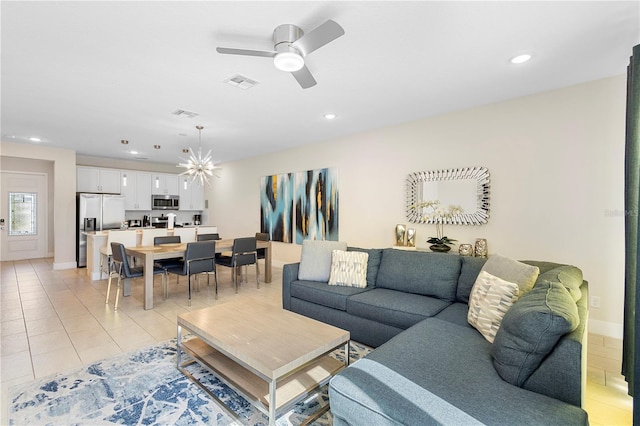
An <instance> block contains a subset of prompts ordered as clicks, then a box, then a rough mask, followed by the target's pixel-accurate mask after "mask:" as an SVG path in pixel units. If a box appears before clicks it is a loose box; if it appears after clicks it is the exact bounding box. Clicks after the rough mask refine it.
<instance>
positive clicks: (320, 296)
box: [290, 280, 368, 311]
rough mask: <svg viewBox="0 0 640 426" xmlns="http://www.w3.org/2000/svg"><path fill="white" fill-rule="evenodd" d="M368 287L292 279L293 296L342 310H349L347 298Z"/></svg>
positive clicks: (291, 290)
mask: <svg viewBox="0 0 640 426" xmlns="http://www.w3.org/2000/svg"><path fill="white" fill-rule="evenodd" d="M367 290H368V289H366V288H358V287H341V286H330V285H327V283H323V282H318V281H300V280H298V281H292V282H291V289H290V292H291V297H293V298H296V299H301V300H306V301H307V302H311V303H317V304H318V305H322V306H327V307H329V308H333V309H339V310H341V311H346V310H347V298H348V297H349V296H352V295H354V294H358V293H361V292H363V291H367Z"/></svg>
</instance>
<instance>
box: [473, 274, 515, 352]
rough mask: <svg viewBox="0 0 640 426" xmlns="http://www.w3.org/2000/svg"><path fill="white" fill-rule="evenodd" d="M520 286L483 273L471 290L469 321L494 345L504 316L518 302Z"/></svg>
mask: <svg viewBox="0 0 640 426" xmlns="http://www.w3.org/2000/svg"><path fill="white" fill-rule="evenodd" d="M519 291H520V290H519V287H518V284H516V283H512V282H509V281H505V280H503V279H501V278H498V277H496V276H493V275H491V274H490V273H488V272H487V271H481V272H480V274H479V275H478V279H477V280H476V283H475V284H474V286H473V289H472V290H471V298H470V299H469V313H468V315H467V320H468V321H469V324H471V325H472V326H473V327H475V328H476V330H478V331H479V332H480V334H482V335H483V336H484V338H485V339H487V340H488V341H489V342H491V343H493V339H494V338H495V337H496V333H497V332H498V329H499V328H500V323H501V322H502V318H503V317H504V314H506V313H507V311H508V310H509V308H510V307H511V305H513V303H514V302H515V301H516V300H518V295H519Z"/></svg>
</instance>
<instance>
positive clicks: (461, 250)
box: [458, 244, 473, 256]
mask: <svg viewBox="0 0 640 426" xmlns="http://www.w3.org/2000/svg"><path fill="white" fill-rule="evenodd" d="M458 254H459V255H460V256H473V246H472V245H471V244H460V246H459V247H458Z"/></svg>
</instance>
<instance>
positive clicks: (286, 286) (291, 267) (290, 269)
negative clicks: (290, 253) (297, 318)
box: [282, 262, 300, 311]
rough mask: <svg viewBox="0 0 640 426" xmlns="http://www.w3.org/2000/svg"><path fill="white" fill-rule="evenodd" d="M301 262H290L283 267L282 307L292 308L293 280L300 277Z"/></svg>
mask: <svg viewBox="0 0 640 426" xmlns="http://www.w3.org/2000/svg"><path fill="white" fill-rule="evenodd" d="M299 269H300V262H298V263H289V264H287V265H284V266H283V268H282V308H283V309H286V310H288V311H290V310H291V282H293V281H295V280H297V279H298V270H299Z"/></svg>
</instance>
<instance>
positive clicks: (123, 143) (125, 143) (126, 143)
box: [120, 139, 129, 145]
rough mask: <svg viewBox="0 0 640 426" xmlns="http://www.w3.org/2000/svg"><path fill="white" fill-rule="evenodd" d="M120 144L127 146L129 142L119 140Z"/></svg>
mask: <svg viewBox="0 0 640 426" xmlns="http://www.w3.org/2000/svg"><path fill="white" fill-rule="evenodd" d="M120 143H121V144H122V145H129V141H128V140H126V139H121V140H120Z"/></svg>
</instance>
